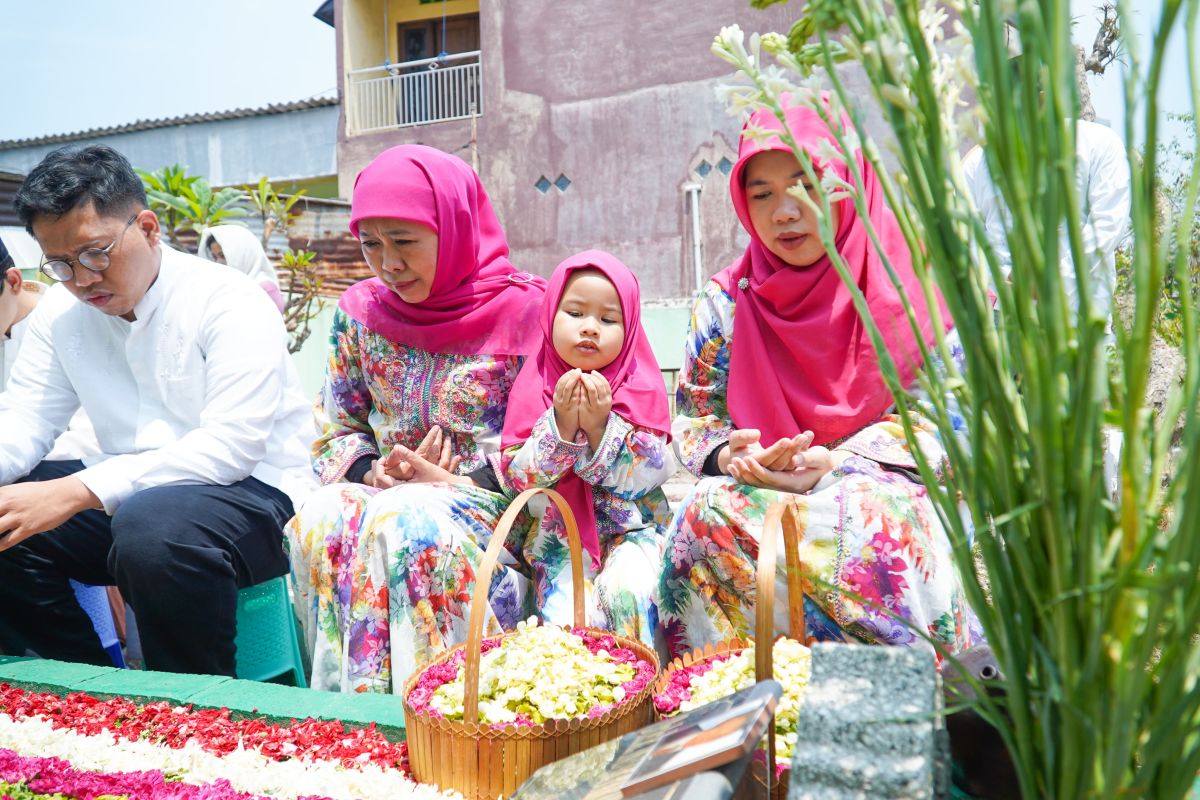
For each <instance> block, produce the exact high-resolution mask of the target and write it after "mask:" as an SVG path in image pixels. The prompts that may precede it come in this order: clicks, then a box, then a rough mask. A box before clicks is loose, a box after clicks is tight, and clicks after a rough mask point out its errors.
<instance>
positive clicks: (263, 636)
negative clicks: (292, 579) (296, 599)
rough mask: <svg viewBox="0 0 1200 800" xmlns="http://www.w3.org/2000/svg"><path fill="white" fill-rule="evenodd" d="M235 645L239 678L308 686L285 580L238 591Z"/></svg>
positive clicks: (267, 582) (273, 580)
mask: <svg viewBox="0 0 1200 800" xmlns="http://www.w3.org/2000/svg"><path fill="white" fill-rule="evenodd" d="M235 642H236V644H237V676H238V677H239V678H242V679H244V680H249V681H270V682H273V683H289V684H290V685H292V686H299V687H300V688H302V689H303V688H306V687H307V686H308V684H307V683H306V682H305V680H304V662H303V660H302V659H301V655H300V632H299V630H298V629H297V627H296V618H295V617H294V616H293V615H292V604H291V601H290V600H289V598H288V585H287V578H286V577H280V578H273V579H272V580H269V581H266V582H265V583H259V584H256V585H254V586H248V587H246V588H245V589H242V590H241V591H239V592H238V605H237V639H236V640H235ZM280 678H284V680H282V681H281V680H279V679H280Z"/></svg>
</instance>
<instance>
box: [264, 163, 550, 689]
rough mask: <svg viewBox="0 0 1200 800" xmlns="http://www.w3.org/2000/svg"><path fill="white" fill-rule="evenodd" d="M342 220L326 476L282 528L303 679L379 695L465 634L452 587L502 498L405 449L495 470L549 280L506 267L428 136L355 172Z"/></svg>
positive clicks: (498, 594) (316, 464)
mask: <svg viewBox="0 0 1200 800" xmlns="http://www.w3.org/2000/svg"><path fill="white" fill-rule="evenodd" d="M350 232H351V233H352V234H353V235H354V236H355V237H356V238H357V239H358V240H359V244H360V245H361V246H362V251H363V257H364V259H365V260H366V262H367V265H368V266H369V267H370V268H371V271H372V272H373V273H374V275H375V277H373V278H371V279H369V280H365V281H362V282H361V283H357V284H355V285H354V286H352V287H350V289H348V290H347V291H346V292H345V294H343V295H342V298H341V301H340V302H339V303H338V309H337V311H336V313H335V315H334V319H333V325H332V330H331V332H330V355H329V361H328V365H327V371H326V376H325V385H324V388H323V389H322V391H321V395H320V397H319V399H318V402H317V404H316V409H315V412H316V422H317V429H318V437H317V439H316V441H315V442H314V443H313V470H314V472H315V473H316V474H317V477H318V478H319V479H320V481H321V483H322V484H323V486H322V488H321V489H319V490H317V491H316V492H314V493H313V494H312V495H311V496H310V498H309V499H308V501H307V502H305V503H304V505H303V506H302V507H301V508H300V510H299V512H298V513H297V514H296V516H295V517H294V518H293V519H292V521H291V522H290V523H289V525H288V528H287V536H288V542H289V545H290V552H291V559H292V577H293V579H294V586H295V589H296V592H295V600H296V611H297V614H298V616H299V617H300V620H301V622H302V627H303V630H304V633H305V637H306V640H307V644H308V647H309V650H310V652H311V653H312V662H313V667H312V678H311V684H312V686H313V687H314V688H317V689H325V690H334V691H336V690H342V691H382V692H387V691H391V690H392V689H393V687H396V688H398V687H400V686H402V685H403V682H404V680H405V679H406V678H407V676H408V674H409V672H411V671H412V670H413V669H414V668H415V666H416V665H417V664H418V663H420V662H421V661H423V660H424V659H425V658H426V657H428V656H429V655H430V654H432V653H435V652H440V650H441V648H443V647H446V646H449V645H452V644H455V643H457V641H458V640H459V639H460V638H465V635H466V633H465V632H466V609H465V607H464V603H468V602H469V600H470V590H469V589H466V590H464V588H463V587H464V586H466V585H468V583H469V581H468V578H469V576H470V575H471V574H473V568H474V566H475V565H476V564H477V563H478V561H479V560H480V558H481V557H482V554H483V550H482V547H483V546H485V545H486V542H487V535H488V533H489V532H490V524H491V523H494V521H495V519H496V518H497V517H499V514H500V513H501V512H502V511H503V508H504V498H503V497H502V496H501V495H499V494H496V493H493V492H489V491H486V490H483V489H474V488H468V487H450V486H415V485H412V484H410V483H409V481H410V480H411V479H412V477H413V473H412V470H411V468H410V467H408V466H407V464H405V463H402V462H401V461H400V460H399V456H400V453H401V452H402V451H408V450H410V449H411V451H412V452H420V453H422V454H423V455H425V456H427V457H428V458H429V460H430V461H431V462H432V463H434V464H440V465H441V466H442V467H444V468H446V469H447V470H448V471H450V472H452V473H456V474H460V475H467V474H470V473H472V472H474V471H477V470H485V471H486V470H490V467H488V464H487V458H488V456H489V455H492V454H495V453H496V452H498V450H499V448H500V441H501V429H502V426H503V424H504V416H505V411H506V409H507V403H508V396H509V393H510V391H511V389H512V386H513V382H514V381H515V380H516V377H517V373H518V372H519V370H520V368H521V364H522V362H523V360H524V358H525V357H526V356H528V355H530V354H532V353H533V352H535V351H536V350H537V348H538V344H539V338H538V336H537V321H536V315H537V309H538V306H539V305H540V303H541V300H542V296H543V294H544V292H545V281H544V280H542V279H541V278H536V277H534V276H532V275H529V274H528V273H524V272H519V271H517V270H516V269H515V268H514V267H513V266H512V264H511V263H509V260H508V244H507V242H506V241H505V238H504V233H503V231H502V230H501V229H500V223H499V220H498V219H497V217H496V214H495V212H494V211H493V209H492V205H491V202H490V201H489V200H488V196H487V194H486V192H484V189H483V186H482V184H481V183H480V182H479V177H478V176H477V175H476V174H475V172H474V171H473V170H472V169H471V168H470V167H469V166H468V165H467V164H465V163H464V162H463V161H462V160H461V159H459V158H457V157H455V156H451V155H448V154H446V153H443V152H441V151H439V150H436V149H434V148H431V147H424V146H421V145H403V146H400V147H394V148H392V149H390V150H387V151H385V152H384V153H382V154H381V155H380V156H379V157H377V158H376V159H375V160H374V161H372V162H371V163H370V164H369V165H368V166H367V167H366V168H365V169H364V170H363V171H362V172H361V173H360V174H359V176H358V179H357V180H356V181H355V184H354V194H353V198H352V203H351V212H350ZM528 588H529V581H528V580H527V579H526V578H525V577H524V576H522V575H521V574H520V573H518V572H517V571H515V570H510V571H508V572H505V573H502V574H501V576H500V577H499V578H498V579H497V580H496V581H495V582H494V583H493V586H492V602H493V609H494V610H495V612H496V613H495V616H496V617H497V618H498V619H499V620H500V622H501V624H504V625H509V626H511V625H513V624H515V623H516V621H517V620H518V619H521V618H522V617H523V616H526V613H525V611H526V609H527V608H528V606H529V605H530V603H531V602H532V600H533V598H532V597H531V595H530V594H529V591H528ZM464 592H465V593H464Z"/></svg>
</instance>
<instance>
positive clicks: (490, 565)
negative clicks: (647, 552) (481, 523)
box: [463, 487, 587, 723]
mask: <svg viewBox="0 0 1200 800" xmlns="http://www.w3.org/2000/svg"><path fill="white" fill-rule="evenodd" d="M539 494H544V495H546V497H548V498H550V500H551V502H553V503H554V505H555V506H557V507H558V513H559V514H561V515H562V518H563V523H564V524H565V525H566V526H567V549H568V550H569V551H570V554H571V589H572V600H573V601H574V606H575V609H574V612H575V627H577V628H582V627H583V626H584V625H585V623H586V621H587V620H586V618H585V616H584V613H583V600H584V597H583V546H582V545H581V544H580V541H579V526H578V525H576V524H575V514H574V513H572V511H571V507H570V506H569V505H567V501H566V500H565V499H563V496H562V495H561V494H559V493H558V492H556V491H554V490H553V489H547V488H543V487H535V488H533V489H526V490H525V491H523V492H521V493H520V494H519V495H517V497H516V499H515V500H513V501H512V503H510V504H509V506H508V508H507V509H506V510H505V512H504V514H503V515H502V516H501V517H500V521H499V522H497V523H496V530H494V531H493V532H492V538H491V539H490V540H488V546H487V550H486V551H485V552H484V554H483V562H482V563H481V564H480V565H479V571H478V572H477V573H476V574H475V591H474V592H473V593H472V595H471V615H470V616H469V617H468V618H467V649H466V671H465V672H464V674H463V721H464V722H470V723H478V721H479V658H480V648H481V647H482V646H483V619H484V610H485V609H486V608H487V601H488V589H489V588H491V584H492V573H493V572H494V571H495V569H496V562H497V561H499V560H500V551H501V550H502V549H503V548H504V542H505V541H506V540H507V539H508V534H509V532H510V531H511V530H512V526H513V522H515V521H516V519H517V515H519V514H520V513H521V512H522V511H523V510H524V509H525V506H526V505H527V504H528V503H529V501H530V500H532V499H533V498H535V497H537V496H538V495H539Z"/></svg>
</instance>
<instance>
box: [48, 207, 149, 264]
mask: <svg viewBox="0 0 1200 800" xmlns="http://www.w3.org/2000/svg"><path fill="white" fill-rule="evenodd" d="M138 213H141V212H138ZM137 218H138V215H137V214H134V215H133V216H132V217H130V218H129V221H128V222H126V223H125V227H124V228H122V229H121V233H120V234H118V236H117V238H115V239H113V241H112V244H110V245H109V246H108V247H89V248H88V249H87V250H84V251H83V252H82V253H80V254H79V255H78V256H77V257H75V258H68V259H66V260H63V259H60V258H56V259H54V260H53V261H44V262H42V265H41V270H42V274H43V275H45V276H46V277H47V278H50V279H52V280H56V281H69V280H71V278H74V277H75V268H74V267H72V266H71V262H72V261H74V262H76V263H78V264H79V266H81V267H87V268H88V269H90V270H91V271H92V272H103V271H104V270H106V269H108V267H109V265H110V264H111V263H112V257H111V256H110V255H109V253H110V252H111V251H112V249H113V248H114V247H116V246H117V243H118V242H119V241H121V239H122V238H124V236H125V231H127V230H129V226H130V225H132V224H133V221H134V220H135V219H137Z"/></svg>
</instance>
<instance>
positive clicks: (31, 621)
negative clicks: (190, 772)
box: [0, 461, 293, 676]
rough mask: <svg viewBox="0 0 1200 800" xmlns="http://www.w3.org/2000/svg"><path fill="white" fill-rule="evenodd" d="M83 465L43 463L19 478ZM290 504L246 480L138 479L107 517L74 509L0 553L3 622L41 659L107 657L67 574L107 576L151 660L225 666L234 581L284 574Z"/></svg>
mask: <svg viewBox="0 0 1200 800" xmlns="http://www.w3.org/2000/svg"><path fill="white" fill-rule="evenodd" d="M81 469H83V463H82V462H80V461H44V462H42V463H41V464H40V465H38V466H37V468H35V469H34V470H33V472H31V473H30V474H29V476H28V477H27V478H25V479H24V480H26V481H44V480H53V479H55V478H61V477H65V476H67V475H71V474H73V473H75V472H78V471H79V470H81ZM292 513H293V510H292V503H291V500H289V499H288V497H287V495H285V494H284V493H283V492H281V491H279V490H278V489H275V488H273V487H271V486H268V485H267V484H265V483H263V482H261V481H259V480H257V479H255V478H247V479H245V480H243V481H239V482H238V483H235V484H233V485H232V486H159V487H156V488H153V489H146V490H144V491H141V492H138V493H137V494H134V495H133V496H131V497H129V498H128V499H126V500H125V501H124V502H123V503H122V504H121V506H120V507H119V508H118V509H117V513H116V514H114V515H113V516H112V517H109V516H108V515H107V514H105V513H104V511H102V510H90V511H84V512H82V513H80V514H76V515H75V516H74V517H72V518H71V519H69V520H67V521H66V522H64V523H63V524H62V525H60V526H59V527H57V528H55V529H54V530H52V531H46V532H45V533H41V534H38V535H36V536H32V537H30V538H28V539H26V540H25V541H24V542H22V543H21V544H19V545H17V546H16V547H13V548H11V549H9V550H6V551H4V552H2V553H0V630H4V629H7V630H8V633H9V635H8V636H5V637H4V639H5V641H6V642H7V641H8V640H9V639H10V637H11V635H12V634H15V635H16V636H18V637H20V639H23V640H24V642H25V643H26V644H28V646H29V647H30V648H31V649H32V650H33V651H34V652H36V653H37V654H38V655H40V656H42V657H43V658H54V659H59V660H62V661H83V662H88V663H92V664H102V665H107V664H110V663H111V662H110V661H109V658H108V655H107V654H106V653H105V652H104V650H103V649H102V648H101V647H100V639H99V637H97V636H96V632H95V631H94V630H93V628H92V623H91V620H90V619H89V618H88V616H87V614H86V613H85V612H84V611H83V609H82V608H80V606H79V603H78V602H77V601H76V599H75V594H74V592H72V591H71V586H70V584H69V583H68V582H67V581H68V579H70V578H74V579H75V580H77V581H81V582H83V583H91V584H99V585H113V584H115V585H116V586H118V587H120V589H121V594H122V595H123V596H124V597H125V600H126V602H128V603H129V605H130V606H132V607H133V611H134V613H135V614H136V615H137V626H138V633H139V635H140V637H141V642H142V652H143V654H144V656H145V660H146V668H147V669H154V670H161V671H164V672H191V673H202V674H209V675H230V676H232V675H233V674H234V665H235V659H234V654H235V649H234V636H235V634H236V630H237V615H236V611H237V592H238V589H240V588H244V587H246V586H253V585H254V584H256V583H262V582H263V581H266V580H269V579H271V578H276V577H279V576H280V575H284V574H285V573H287V571H288V560H287V556H286V554H285V553H284V551H283V526H284V525H285V524H287V521H288V519H290V518H291V516H292Z"/></svg>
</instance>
